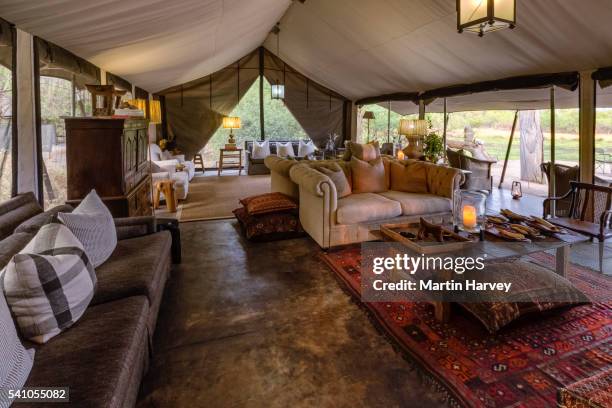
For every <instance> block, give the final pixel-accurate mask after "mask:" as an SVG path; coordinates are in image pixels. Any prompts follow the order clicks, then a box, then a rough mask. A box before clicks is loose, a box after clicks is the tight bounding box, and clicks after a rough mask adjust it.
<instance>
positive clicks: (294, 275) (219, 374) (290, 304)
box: [139, 221, 444, 408]
mask: <svg viewBox="0 0 612 408" xmlns="http://www.w3.org/2000/svg"><path fill="white" fill-rule="evenodd" d="M236 228H237V226H236V224H235V222H233V221H207V222H194V223H183V224H181V233H182V241H183V257H184V262H183V263H182V265H180V266H178V267H176V268H175V270H174V271H173V273H172V277H171V279H170V281H169V282H168V285H167V288H166V292H165V295H164V296H165V297H164V300H163V303H162V307H161V312H160V317H159V322H158V326H157V330H156V333H155V340H154V356H153V359H152V361H151V366H150V369H149V372H148V374H147V376H146V378H145V380H144V383H143V388H142V391H141V397H140V401H139V406H140V407H288V406H292V407H293V406H297V407H302V406H308V407H310V406H317V407H319V406H321V407H331V406H334V407H345V406H346V407H348V406H351V407H359V406H368V407H372V406H391V407H392V406H402V407H425V406H426V407H430V408H433V407H437V406H443V405H444V404H443V401H442V397H441V396H440V395H438V394H435V393H434V392H432V391H431V389H430V388H429V387H427V386H425V385H423V383H422V382H421V379H420V378H419V373H418V371H417V370H416V369H414V368H413V367H412V366H411V364H410V363H409V362H407V361H406V360H404V359H403V358H402V357H401V356H400V355H399V354H397V353H396V352H395V351H394V350H393V348H392V347H391V346H390V344H389V343H388V342H387V341H386V340H385V338H384V337H383V336H381V335H380V334H379V333H378V332H377V331H376V330H375V329H374V327H373V326H372V324H371V323H370V321H369V320H368V318H367V316H366V314H365V313H364V312H363V311H362V310H361V309H360V308H359V307H358V306H357V305H356V304H354V303H353V302H352V301H351V299H350V297H349V296H348V295H347V294H345V293H344V292H343V291H342V290H341V289H340V286H339V285H338V283H337V282H336V280H335V278H334V277H333V275H332V273H331V271H330V270H329V269H328V268H327V267H326V266H325V264H323V262H322V261H321V260H320V259H319V258H318V256H317V255H318V253H319V251H320V250H319V248H318V247H317V246H316V244H315V243H314V242H313V241H311V240H310V239H309V238H303V239H296V240H288V241H282V242H275V243H265V244H251V243H248V242H245V241H244V240H243V239H242V238H241V236H240V234H239V233H238V231H237V229H236Z"/></svg>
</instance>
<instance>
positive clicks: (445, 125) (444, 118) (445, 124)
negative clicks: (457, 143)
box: [442, 98, 448, 152]
mask: <svg viewBox="0 0 612 408" xmlns="http://www.w3.org/2000/svg"><path fill="white" fill-rule="evenodd" d="M446 115H447V113H446V98H444V116H443V118H442V119H443V121H444V130H443V131H442V142H443V143H444V152H446V130H447V126H448V119H447V116H446Z"/></svg>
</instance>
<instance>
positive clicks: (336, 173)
mask: <svg viewBox="0 0 612 408" xmlns="http://www.w3.org/2000/svg"><path fill="white" fill-rule="evenodd" d="M316 170H318V171H320V172H321V173H323V174H325V175H326V176H327V177H329V178H330V180H331V181H332V183H334V185H335V186H336V192H337V194H338V198H342V197H346V196H347V195H349V194H351V186H350V185H349V182H348V180H347V179H346V175H345V174H344V171H343V170H342V169H341V168H340V166H338V165H337V164H336V163H332V164H331V165H329V166H325V167H324V166H321V167H319V168H317V169H316Z"/></svg>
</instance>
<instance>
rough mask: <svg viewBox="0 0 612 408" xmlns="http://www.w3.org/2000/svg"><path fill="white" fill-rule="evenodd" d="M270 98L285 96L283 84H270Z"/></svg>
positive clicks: (282, 97)
mask: <svg viewBox="0 0 612 408" xmlns="http://www.w3.org/2000/svg"><path fill="white" fill-rule="evenodd" d="M271 88H272V99H284V98H285V85H278V84H276V85H272V87H271Z"/></svg>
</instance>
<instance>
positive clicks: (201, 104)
mask: <svg viewBox="0 0 612 408" xmlns="http://www.w3.org/2000/svg"><path fill="white" fill-rule="evenodd" d="M257 59H258V53H257V51H254V52H252V53H251V54H249V55H248V56H246V57H244V58H242V59H241V60H240V61H239V62H236V63H234V64H231V65H230V66H228V67H226V68H224V69H221V70H219V71H217V72H215V73H213V74H211V75H208V76H207V77H204V78H201V79H198V80H196V81H191V82H189V83H188V84H185V85H184V86H178V87H173V88H171V89H169V90H166V91H163V93H162V94H161V95H160V96H161V97H163V100H164V103H163V105H164V109H163V115H165V118H166V119H165V122H166V127H167V131H168V137H170V138H171V139H174V140H175V141H176V145H177V147H179V148H180V149H181V150H182V151H184V152H185V153H186V154H187V156H192V155H193V154H195V153H197V152H199V151H200V150H201V149H202V148H203V147H204V146H205V145H206V143H207V142H208V141H209V140H210V138H211V137H212V136H213V134H214V133H215V132H216V131H217V129H218V128H219V126H221V122H222V121H223V117H224V116H227V115H229V114H230V113H231V111H232V110H233V109H234V107H236V105H237V104H238V102H239V101H240V99H241V98H242V96H243V95H244V94H245V93H246V92H247V91H248V90H249V88H250V87H251V85H253V83H254V82H255V80H256V79H257V77H258V76H259V70H258V69H252V68H250V67H252V66H255V67H257V62H256V60H257ZM253 60H255V62H253ZM243 64H244V69H242V68H239V66H240V67H242V66H243ZM253 64H254V65H253Z"/></svg>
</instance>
